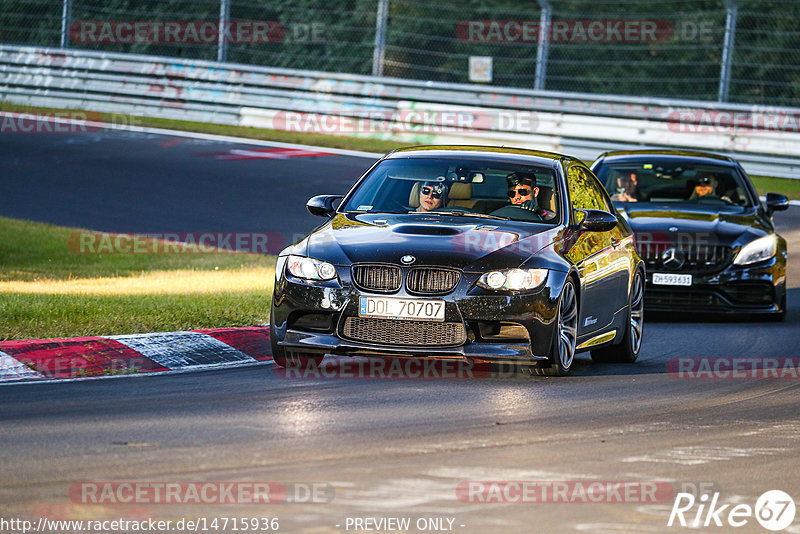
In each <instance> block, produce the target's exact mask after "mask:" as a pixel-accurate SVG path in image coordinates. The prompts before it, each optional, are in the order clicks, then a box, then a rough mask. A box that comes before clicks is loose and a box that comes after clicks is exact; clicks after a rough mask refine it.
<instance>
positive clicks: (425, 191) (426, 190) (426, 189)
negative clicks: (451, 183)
mask: <svg viewBox="0 0 800 534" xmlns="http://www.w3.org/2000/svg"><path fill="white" fill-rule="evenodd" d="M419 191H420V193H422V194H423V195H425V196H426V197H427V196H431V197H433V198H442V195H443V194H444V193H434V192H433V188H432V187H423V188H421V189H420V190H419Z"/></svg>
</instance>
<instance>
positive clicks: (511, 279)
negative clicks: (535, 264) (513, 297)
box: [478, 269, 547, 291]
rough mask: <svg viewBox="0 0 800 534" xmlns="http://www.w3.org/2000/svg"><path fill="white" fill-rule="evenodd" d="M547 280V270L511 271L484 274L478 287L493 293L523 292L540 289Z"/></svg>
mask: <svg viewBox="0 0 800 534" xmlns="http://www.w3.org/2000/svg"><path fill="white" fill-rule="evenodd" d="M545 278H547V269H509V270H506V271H492V272H489V273H486V274H484V275H483V276H481V277H480V279H479V280H478V285H479V286H480V287H482V288H484V289H491V290H492V291H522V290H526V289H535V288H537V287H539V286H540V285H542V283H543V282H544V280H545Z"/></svg>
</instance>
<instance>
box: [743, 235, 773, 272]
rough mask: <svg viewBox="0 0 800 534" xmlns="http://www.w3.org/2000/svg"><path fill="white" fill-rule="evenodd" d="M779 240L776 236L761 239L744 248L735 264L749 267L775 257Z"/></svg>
mask: <svg viewBox="0 0 800 534" xmlns="http://www.w3.org/2000/svg"><path fill="white" fill-rule="evenodd" d="M776 247H777V240H776V239H775V236H774V235H767V236H764V237H759V238H758V239H756V240H755V241H751V242H750V243H748V244H746V245H745V246H743V247H742V250H740V251H739V253H738V254H737V255H736V259H734V260H733V263H735V264H736V265H749V264H751V263H756V262H759V261H764V260H768V259H770V258H771V257H772V256H774V255H775V249H776Z"/></svg>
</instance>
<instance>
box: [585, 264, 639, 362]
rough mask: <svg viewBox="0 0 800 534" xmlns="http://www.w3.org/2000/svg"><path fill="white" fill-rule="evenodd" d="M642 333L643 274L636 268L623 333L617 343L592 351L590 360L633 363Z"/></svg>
mask: <svg viewBox="0 0 800 534" xmlns="http://www.w3.org/2000/svg"><path fill="white" fill-rule="evenodd" d="M643 333H644V275H643V274H642V271H639V270H637V271H636V274H634V275H633V283H632V284H631V294H630V296H629V298H628V320H627V322H626V325H625V334H624V335H623V337H622V342H621V343H620V344H619V345H611V346H610V347H605V348H602V349H597V350H593V351H592V360H594V361H596V362H603V363H633V362H635V361H636V358H638V357H639V351H640V350H641V348H642V334H643Z"/></svg>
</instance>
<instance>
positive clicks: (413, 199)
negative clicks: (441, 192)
mask: <svg viewBox="0 0 800 534" xmlns="http://www.w3.org/2000/svg"><path fill="white" fill-rule="evenodd" d="M419 184H420V182H414V185H413V186H412V187H411V192H410V193H409V194H408V205H409V206H411V207H412V208H418V207H419Z"/></svg>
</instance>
